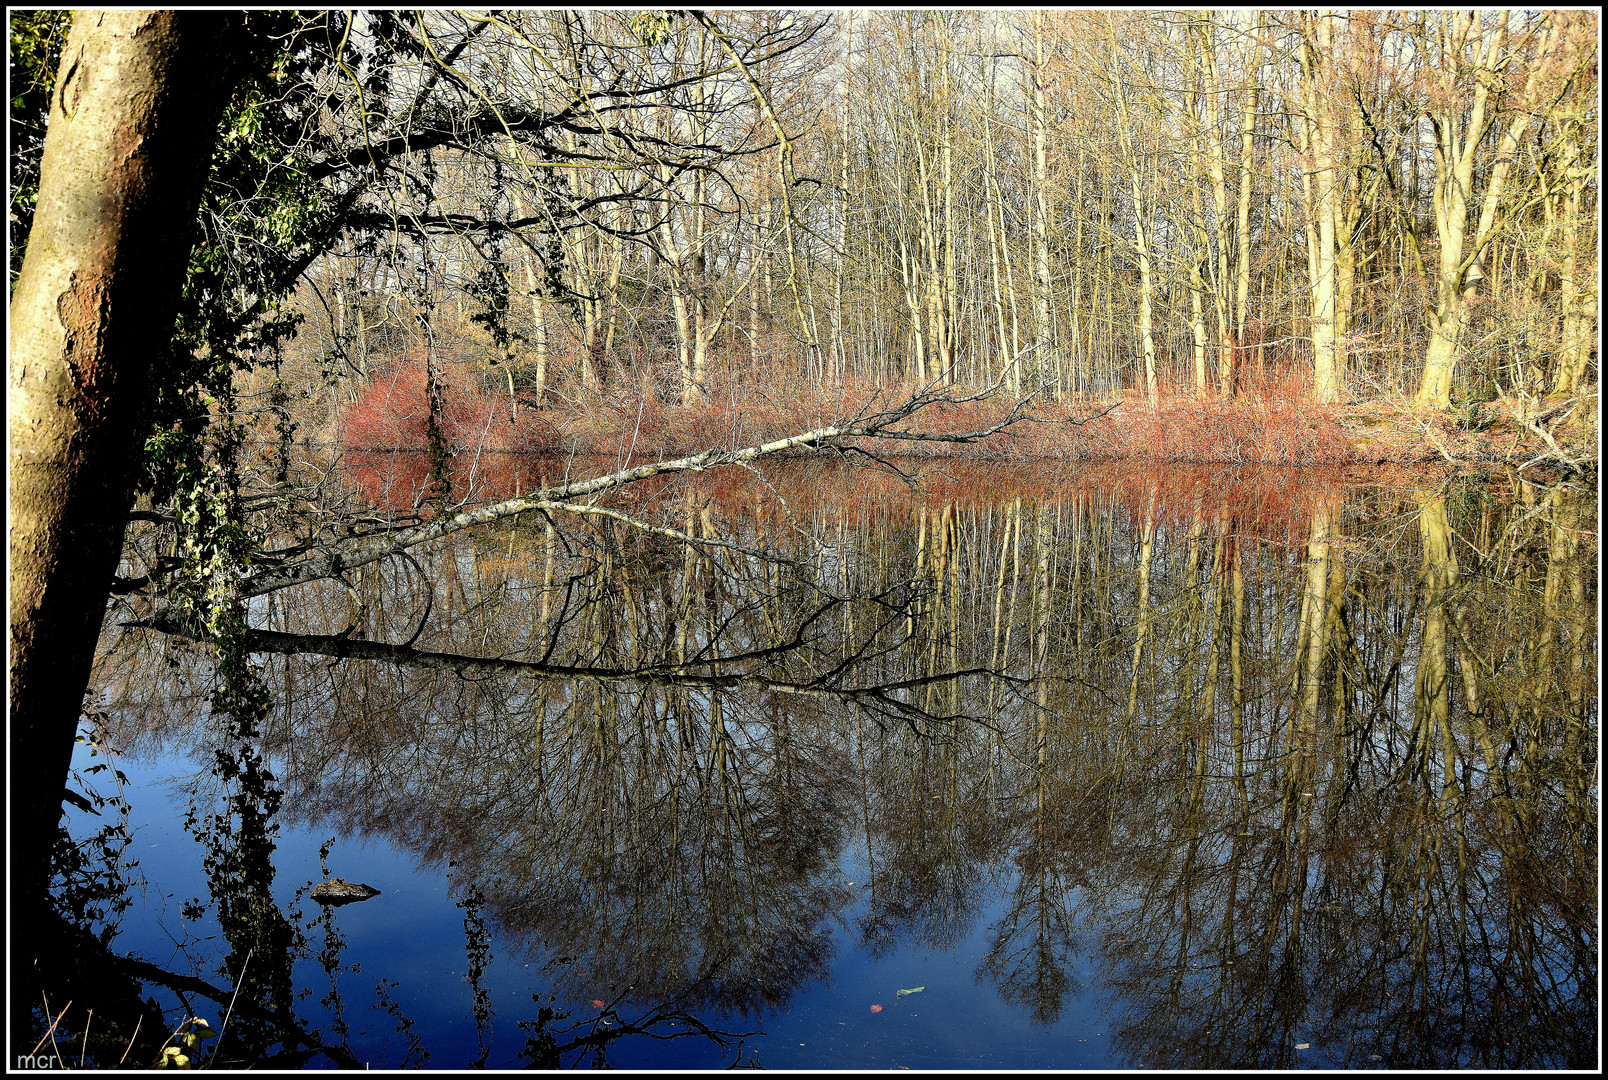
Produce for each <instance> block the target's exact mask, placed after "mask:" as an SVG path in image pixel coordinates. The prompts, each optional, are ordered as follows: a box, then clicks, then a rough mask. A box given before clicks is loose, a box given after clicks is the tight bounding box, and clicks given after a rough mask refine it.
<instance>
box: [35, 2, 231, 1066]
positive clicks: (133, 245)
mask: <svg viewBox="0 0 1608 1080" xmlns="http://www.w3.org/2000/svg"><path fill="white" fill-rule="evenodd" d="M243 26H244V19H243V17H242V16H241V15H239V14H237V13H236V14H231V13H225V12H174V11H139V10H108V11H84V12H79V13H77V14H76V15H75V16H74V19H73V27H72V32H71V34H70V36H69V37H68V40H67V46H66V49H65V50H64V52H63V55H62V63H61V67H60V69H59V72H58V75H57V82H56V89H55V92H54V94H53V96H52V102H51V115H50V130H49V135H48V137H47V139H46V141H45V148H44V158H43V163H42V166H41V182H40V192H39V206H38V212H37V215H36V217H35V220H34V228H33V231H32V233H31V234H30V236H29V245H28V251H27V255H26V257H25V259H24V262H23V267H22V272H21V276H20V277H19V279H18V281H17V287H16V290H15V292H14V293H13V296H12V300H11V310H10V319H11V328H10V337H9V342H8V344H9V349H10V363H9V371H8V378H7V423H8V429H9V432H10V438H11V450H10V455H9V461H10V468H11V485H10V488H11V495H10V510H11V523H10V528H9V530H8V531H9V536H8V543H9V545H10V547H9V550H10V559H11V565H10V573H9V575H8V577H9V581H8V585H9V589H10V594H11V607H10V612H11V629H10V644H11V658H10V665H9V667H10V680H11V681H10V692H11V701H10V706H11V724H10V726H11V737H10V746H11V761H12V772H11V777H12V779H13V780H14V781H15V780H17V779H19V778H22V777H27V778H29V780H28V781H27V782H25V783H21V784H15V783H14V784H13V786H12V788H11V791H12V795H11V799H10V811H11V813H12V815H13V816H12V825H11V844H12V847H11V857H10V865H11V871H12V875H13V876H12V895H13V898H14V899H17V898H18V897H19V896H20V897H21V898H22V902H21V907H19V908H17V909H14V911H15V912H16V913H17V915H18V917H17V918H14V919H13V922H12V949H11V956H12V959H13V964H14V965H15V964H17V963H19V962H21V963H23V964H25V965H26V964H27V963H30V962H31V958H32V957H33V956H34V955H35V953H36V952H37V951H38V948H37V947H36V946H40V945H41V943H39V942H36V941H34V940H33V939H32V938H31V937H30V936H28V935H29V931H28V929H27V927H28V926H29V924H30V922H31V920H29V919H27V918H24V917H22V916H23V915H24V913H25V911H26V910H28V909H29V907H30V905H31V904H33V903H34V902H35V901H36V900H37V899H38V898H39V897H42V896H43V892H44V888H45V886H46V885H47V884H48V874H49V866H48V863H49V852H50V847H51V843H52V840H53V838H54V836H55V832H56V828H57V824H58V822H59V820H60V817H61V803H62V793H63V790H64V788H65V785H66V781H67V775H68V769H69V766H70V763H71V759H72V748H73V739H74V736H75V734H76V732H77V727H78V719H79V716H80V713H81V708H82V705H83V698H84V693H85V687H86V684H87V683H88V680H89V671H90V664H91V661H92V659H93V656H94V650H95V642H96V639H97V637H98V636H99V634H100V627H101V620H102V617H103V615H104V613H105V610H106V598H107V592H108V588H109V586H110V583H111V580H112V576H113V574H114V572H115V571H116V569H117V561H118V557H119V554H120V552H121V546H122V540H123V527H124V524H125V522H126V521H127V518H128V513H129V510H130V508H131V506H132V503H133V497H134V486H135V483H136V481H137V479H138V471H137V470H138V465H139V461H140V456H141V446H142V445H143V442H144V437H145V433H146V430H145V429H146V426H147V424H148V422H149V416H150V411H151V406H152V403H153V400H154V398H155V388H156V387H157V386H158V385H159V383H160V381H161V378H162V367H163V359H164V356H165V353H166V350H167V348H168V342H169V341H170V340H171V339H172V337H173V325H174V318H175V316H176V313H177V306H178V300H179V295H180V289H181V286H182V284H183V280H184V273H185V265H186V262H187V261H188V257H189V252H190V248H191V245H192V243H193V241H194V237H195V231H196V230H195V225H196V212H197V208H198V204H199V201H200V195H201V189H202V185H203V183H204V181H205V179H206V175H207V167H208V162H209V161H210V158H211V153H212V148H213V145H214V143H215V141H216V138H217V128H218V121H219V118H220V117H221V115H222V110H223V105H224V103H225V101H226V100H227V98H228V93H229V90H230V87H231V86H232V85H233V83H234V82H235V81H236V79H238V77H239V75H240V74H241V72H242V70H243V66H242V63H241V61H242V60H243V58H244V56H243V50H244V49H245V48H246V46H247V39H246V37H245V35H244V33H243ZM13 970H14V973H15V972H16V970H18V969H17V968H15V967H14V969H13ZM19 985H20V984H19V983H18V982H17V980H16V979H13V982H12V988H13V992H14V995H15V997H17V998H18V999H21V998H24V997H26V995H24V994H23V993H22V992H21V991H20V990H19V989H18V987H19ZM24 1027H26V1025H24ZM13 1030H14V1032H15V1033H16V1034H17V1035H18V1036H25V1035H26V1031H19V1030H17V1029H16V1028H15V1027H14V1028H13Z"/></svg>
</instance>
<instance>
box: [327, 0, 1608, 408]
mask: <svg viewBox="0 0 1608 1080" xmlns="http://www.w3.org/2000/svg"><path fill="white" fill-rule="evenodd" d="M642 18H643V17H641V16H638V17H636V19H633V18H632V17H630V16H628V15H627V14H624V13H610V12H585V13H572V14H558V13H524V14H522V15H521V16H519V17H518V18H517V19H516V18H513V17H504V16H493V17H489V18H488V19H479V18H473V17H468V16H461V15H448V14H430V15H425V16H420V18H419V21H418V24H417V27H416V33H417V34H418V35H419V36H420V38H421V39H423V40H428V41H429V42H431V43H433V44H434V52H432V53H430V54H429V56H430V58H431V59H435V58H438V57H444V56H446V55H448V54H449V52H453V53H455V55H456V56H457V57H458V58H457V59H456V60H453V61H450V63H451V71H452V73H453V76H454V78H455V79H456V80H457V82H458V84H459V86H460V94H461V96H462V98H463V99H464V100H465V101H468V102H472V103H475V104H477V105H480V104H484V105H485V106H487V107H489V108H490V109H491V110H492V111H493V112H495V111H496V109H497V107H498V105H499V103H501V102H508V103H514V104H517V105H518V107H519V108H521V109H527V110H528V109H535V108H541V107H543V105H542V103H543V102H549V103H553V102H561V101H573V100H589V101H598V100H604V98H602V97H600V96H599V94H600V92H607V93H615V92H617V89H618V88H620V87H622V86H623V85H628V84H630V83H631V82H632V81H633V80H635V82H636V84H638V85H648V84H652V85H654V86H663V87H670V88H669V89H667V90H665V91H664V92H663V93H661V94H659V95H658V96H657V97H656V98H655V103H654V104H653V105H652V106H651V107H649V108H645V109H640V110H638V111H636V112H635V113H634V114H632V115H631V117H630V119H629V123H627V122H626V120H624V119H623V117H624V115H625V114H624V113H623V112H622V113H619V114H610V113H608V112H604V111H600V112H598V113H597V114H596V115H595V116H593V117H592V118H591V126H590V127H585V130H584V131H582V130H580V129H581V128H582V127H584V125H573V126H571V127H569V128H560V130H558V131H557V132H556V135H555V134H554V133H552V132H547V133H544V135H543V139H542V140H535V141H532V140H529V139H525V138H523V137H522V136H521V135H520V133H519V131H518V130H517V126H516V125H511V124H510V125H508V126H509V128H510V130H509V131H508V132H506V133H500V134H499V133H491V134H488V135H486V136H485V137H484V138H483V139H481V140H479V141H478V142H476V143H475V144H474V145H473V146H470V145H469V144H468V141H467V140H459V141H458V145H456V146H452V145H442V146H439V147H436V148H433V149H427V150H424V151H420V152H415V153H414V154H413V155H412V157H411V158H410V161H409V163H408V165H407V167H406V168H405V169H404V170H403V172H402V173H401V174H399V175H400V176H403V177H405V179H406V182H405V183H404V182H400V181H399V182H398V183H396V184H394V185H392V186H391V187H388V188H387V189H386V191H385V199H386V201H387V203H388V206H387V208H385V209H382V210H380V211H377V212H376V213H375V214H374V220H373V222H372V226H373V228H372V231H371V232H367V233H357V234H353V236H352V238H351V239H350V242H349V243H348V245H347V246H345V247H343V248H341V249H339V250H338V251H336V252H334V253H332V254H331V255H329V256H328V257H327V258H323V259H321V260H319V261H318V262H317V263H316V264H315V266H314V267H313V270H312V272H311V273H310V275H309V280H308V284H307V285H306V286H305V287H304V288H303V289H302V290H301V291H300V292H299V293H298V295H297V297H296V304H297V305H299V309H300V310H302V311H304V312H306V313H307V314H308V316H309V318H308V322H307V325H306V326H305V327H304V329H303V331H302V333H303V341H302V343H301V346H300V348H299V349H298V350H297V351H298V352H299V353H300V354H301V355H302V356H303V357H304V358H308V359H316V360H318V361H320V362H322V363H324V364H325V365H326V366H328V365H330V364H331V361H332V360H333V361H334V363H333V368H332V370H335V371H337V372H338V373H339V374H341V375H347V376H352V377H353V378H351V379H350V380H347V381H345V391H346V393H345V396H346V397H347V398H350V397H352V396H355V395H356V394H357V393H358V392H360V389H361V385H362V383H363V379H364V377H365V376H367V375H368V374H369V373H370V372H371V370H372V365H373V364H374V362H375V360H376V359H381V360H393V361H394V360H396V359H398V358H401V357H412V358H413V359H414V360H415V361H417V360H420V359H423V360H425V361H426V362H428V363H430V364H432V365H436V366H439V367H440V368H441V369H442V371H441V373H440V375H439V378H440V379H441V380H443V381H446V382H452V383H456V384H458V385H462V386H473V387H475V388H476V389H478V390H481V391H483V392H491V391H500V392H501V393H502V394H503V395H504V397H505V400H509V401H512V400H513V399H518V400H520V401H521V402H523V403H525V404H532V405H538V406H539V405H540V404H541V403H543V402H544V401H549V400H573V397H574V395H576V394H586V393H588V392H594V391H597V390H598V389H600V388H606V387H608V386H610V385H620V384H631V385H636V386H641V385H643V383H644V382H650V383H652V385H653V386H654V387H655V392H656V393H657V395H658V396H659V397H660V398H661V399H662V400H672V401H676V400H678V401H680V402H682V403H685V404H696V403H699V402H701V401H703V400H705V399H706V398H707V395H708V394H710V393H712V392H715V391H716V390H717V389H718V388H721V387H730V386H732V385H735V384H738V383H757V384H761V385H776V386H785V385H790V384H791V383H793V382H794V381H796V380H808V381H809V382H810V383H812V384H814V385H816V386H822V385H830V386H836V385H843V384H848V385H866V386H887V385H914V386H921V385H927V384H930V383H933V382H938V383H940V384H949V383H958V384H962V385H968V386H980V385H987V384H989V383H992V382H994V381H996V380H1001V379H1003V380H1004V381H1005V384H1006V386H1007V387H1008V388H1009V389H1010V390H1013V391H1019V392H1020V391H1026V390H1032V389H1038V388H1047V389H1048V390H1049V391H1050V393H1051V394H1052V395H1055V396H1066V395H1085V396H1090V397H1109V396H1111V395H1114V394H1116V393H1119V392H1122V391H1127V390H1131V391H1136V392H1138V393H1140V394H1142V395H1147V396H1149V397H1150V398H1151V399H1152V400H1154V398H1155V396H1156V395H1158V394H1166V393H1172V394H1183V395H1201V396H1210V397H1220V396H1233V395H1235V394H1236V393H1245V392H1248V391H1250V390H1261V391H1269V390H1271V391H1273V392H1278V393H1282V394H1285V395H1287V396H1299V397H1306V396H1308V395H1310V396H1311V397H1313V398H1315V399H1317V400H1324V401H1336V400H1343V399H1348V398H1349V399H1356V398H1359V397H1374V398H1377V397H1388V398H1391V399H1393V400H1403V401H1405V400H1409V399H1416V400H1417V401H1418V402H1420V403H1423V404H1437V405H1443V406H1444V405H1446V404H1448V403H1449V402H1451V401H1452V400H1453V399H1456V400H1458V401H1460V402H1462V401H1489V400H1492V399H1494V398H1495V397H1497V396H1498V395H1505V396H1507V397H1508V398H1509V399H1511V400H1515V401H1531V402H1533V401H1535V400H1537V399H1539V398H1543V397H1545V396H1546V395H1549V394H1558V395H1571V394H1574V393H1575V392H1577V391H1578V390H1579V389H1580V387H1581V386H1582V384H1586V383H1590V382H1592V381H1593V380H1594V379H1595V366H1594V365H1595V353H1594V347H1595V340H1596V329H1595V319H1596V304H1597V299H1596V298H1597V281H1596V267H1597V262H1598V260H1597V252H1596V244H1597V239H1596V227H1595V220H1596V197H1597V196H1596V187H1595V176H1596V164H1595V163H1596V154H1597V147H1596V138H1597V119H1598V118H1597V115H1596V111H1595V110H1596V89H1597V82H1596V78H1597V34H1598V21H1597V16H1596V15H1595V14H1594V13H1590V12H1580V11H1554V12H1540V13H1537V12H1527V13H1523V14H1517V13H1507V12H1489V11H1487V12H1468V11H1459V12H1453V11H1443V12H1433V11H1410V12H1356V13H1351V14H1349V15H1346V16H1340V15H1336V14H1333V13H1327V14H1322V15H1311V14H1301V13H1292V12H1267V13H1257V12H1251V11H1235V12H1216V13H1210V12H1196V13H1177V12H1162V11H1149V12H1139V11H1116V12H1100V11H1036V12H1032V11H1021V12H967V11H922V12H914V11H889V10H876V11H868V12H855V11H848V10H844V11H837V12H832V13H804V14H793V13H784V12H779V11H765V12H745V13H737V14H733V15H731V16H729V17H723V23H722V26H723V27H724V29H721V28H720V27H715V24H714V23H713V22H712V21H711V22H709V23H708V24H707V25H706V24H704V23H702V22H700V21H698V19H695V18H678V19H665V20H663V21H662V22H659V23H655V24H653V28H652V30H651V32H650V33H648V34H647V35H646V36H644V35H643V33H642V30H643V27H644V25H645V24H644V23H643V22H642ZM711 27H715V29H714V30H711V29H710V28H711ZM482 31H483V32H482ZM471 37H473V38H474V43H473V46H472V48H463V47H462V44H463V43H464V42H466V41H468V40H469V39H470V38H471ZM734 40H740V41H741V42H742V43H743V45H744V49H745V50H746V51H747V53H748V55H749V59H748V62H746V63H738V62H736V61H734V60H733V59H732V57H736V56H737V55H738V53H737V52H735V51H731V50H732V42H733V41H734ZM644 42H649V44H644ZM756 43H758V46H759V47H758V49H757V52H758V53H760V54H763V56H764V60H763V62H759V61H756V60H755V59H754V55H755V53H756V49H755V44H756ZM458 50H461V51H458ZM442 63H447V61H442ZM437 70H440V69H439V68H432V66H431V64H430V63H421V66H420V69H419V71H418V72H417V73H416V74H415V76H414V77H415V78H416V79H421V80H422V79H427V78H429V77H433V73H434V72H435V71H437ZM694 75H707V77H699V78H694V77H693V76H694ZM680 80H684V82H682V84H681V85H673V84H676V83H677V82H678V81H680ZM588 95H590V97H588ZM608 100H614V99H608ZM508 107H509V108H510V109H512V107H513V105H510V106H508ZM549 107H551V105H549ZM628 129H629V130H628ZM543 140H549V141H547V142H544V141H543ZM560 144H561V145H560ZM605 154H606V155H607V156H608V161H607V164H606V166H605V165H604V163H603V162H602V161H601V160H600V159H601V158H602V157H603V156H604V155H605ZM555 162H557V163H558V164H555ZM431 382H432V385H434V383H435V378H434V377H433V378H432V380H431ZM341 396H342V395H341V394H340V393H339V392H337V393H336V394H334V395H331V396H326V397H325V399H324V400H325V402H326V405H325V408H326V410H327V409H329V408H332V407H333V406H334V405H336V404H337V403H338V402H339V400H340V398H341Z"/></svg>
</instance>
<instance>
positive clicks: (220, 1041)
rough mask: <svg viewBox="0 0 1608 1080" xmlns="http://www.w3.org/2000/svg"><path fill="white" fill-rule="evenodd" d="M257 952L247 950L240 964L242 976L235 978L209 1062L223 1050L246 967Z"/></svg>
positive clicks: (252, 949)
mask: <svg viewBox="0 0 1608 1080" xmlns="http://www.w3.org/2000/svg"><path fill="white" fill-rule="evenodd" d="M256 951H257V950H256V948H255V947H253V948H250V949H247V950H246V958H245V959H244V960H243V961H241V963H240V974H239V975H237V976H235V988H234V993H233V994H230V995H229V1007H228V1008H227V1009H226V1010H224V1013H223V1023H221V1024H219V1025H218V1041H217V1042H216V1043H214V1044H213V1045H212V1054H211V1055H210V1056H209V1057H208V1058H207V1061H208V1062H213V1061H217V1060H218V1051H220V1050H222V1049H223V1033H224V1032H225V1031H228V1030H229V1017H231V1016H233V1015H234V1004H235V998H237V997H239V996H240V984H241V983H242V982H244V981H245V978H246V965H247V964H249V963H251V956H252V954H253V953H255V952H256ZM205 1067H206V1066H204V1065H203V1066H202V1068H205Z"/></svg>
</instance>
